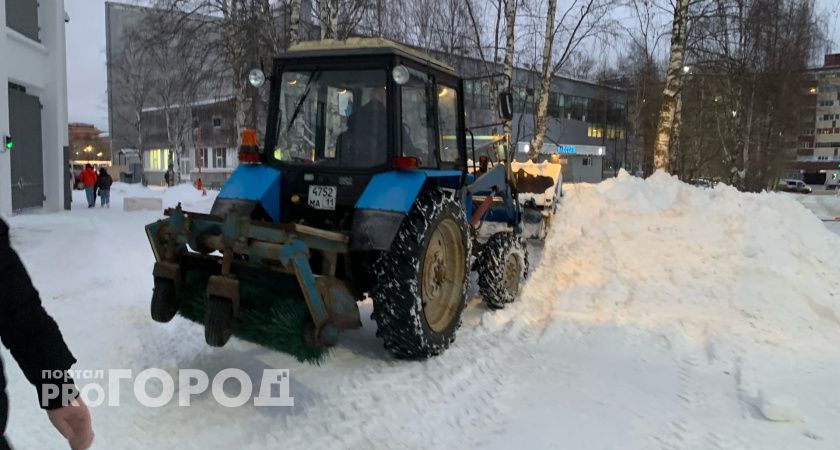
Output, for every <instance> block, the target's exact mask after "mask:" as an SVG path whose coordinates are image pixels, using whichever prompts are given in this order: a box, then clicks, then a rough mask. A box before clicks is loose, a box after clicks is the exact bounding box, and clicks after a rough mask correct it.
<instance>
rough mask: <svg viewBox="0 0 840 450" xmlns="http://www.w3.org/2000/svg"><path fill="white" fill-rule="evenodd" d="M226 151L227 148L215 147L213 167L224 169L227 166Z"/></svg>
mask: <svg viewBox="0 0 840 450" xmlns="http://www.w3.org/2000/svg"><path fill="white" fill-rule="evenodd" d="M226 153H227V149H225V148H214V149H213V167H215V168H217V169H223V168H225V167H227V158H226V157H225V154H226Z"/></svg>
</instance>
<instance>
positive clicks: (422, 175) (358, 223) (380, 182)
mask: <svg viewBox="0 0 840 450" xmlns="http://www.w3.org/2000/svg"><path fill="white" fill-rule="evenodd" d="M462 175H463V172H461V171H459V170H395V171H391V172H384V173H380V174H378V175H375V176H374V177H373V178H372V179H371V180H370V182H369V183H368V185H367V187H366V188H365V191H364V192H362V196H361V197H359V200H358V201H356V212H355V214H354V216H353V229H352V230H351V233H350V249H351V250H354V251H365V250H383V251H384V250H388V249H389V248H391V242H392V241H393V240H394V236H396V235H397V231H399V229H400V225H402V222H403V219H404V218H405V216H406V215H407V214H408V212H409V211H411V206H412V205H414V200H415V199H416V198H417V195H419V194H420V191H421V190H422V189H423V187H424V186H426V185H428V184H434V185H435V186H440V187H443V188H452V189H458V188H459V187H460V185H461V176H462Z"/></svg>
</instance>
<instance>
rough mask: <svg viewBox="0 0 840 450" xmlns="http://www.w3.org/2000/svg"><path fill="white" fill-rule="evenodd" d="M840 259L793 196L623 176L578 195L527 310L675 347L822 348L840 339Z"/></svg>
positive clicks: (556, 231)
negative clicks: (625, 330) (613, 327)
mask: <svg viewBox="0 0 840 450" xmlns="http://www.w3.org/2000/svg"><path fill="white" fill-rule="evenodd" d="M837 255H840V240H838V239H837V236H835V235H834V234H832V233H831V232H829V231H828V230H826V229H825V227H824V226H823V224H822V222H821V221H820V220H819V219H818V218H816V217H815V216H814V215H813V214H811V213H810V212H809V211H808V210H807V209H806V208H805V207H803V206H802V205H801V204H799V203H798V202H797V201H795V200H794V199H793V198H792V197H791V196H788V195H780V194H767V193H763V194H747V193H741V192H738V191H737V190H736V189H734V188H732V187H729V186H725V185H719V186H717V187H716V188H714V189H702V188H696V187H693V186H689V185H686V184H684V183H681V182H680V181H678V180H677V179H676V178H672V177H670V176H668V175H666V174H664V173H661V172H660V173H656V174H655V175H654V176H652V177H651V178H649V179H648V180H642V179H639V178H635V177H631V176H629V175H628V174H627V173H625V172H622V173H621V174H620V175H619V177H617V178H616V179H611V180H607V181H604V182H602V183H600V184H598V185H594V186H591V185H590V186H586V185H581V186H578V187H577V188H575V189H572V190H570V191H569V192H568V193H567V197H566V199H565V202H564V204H563V205H562V207H561V211H560V213H559V214H558V217H556V220H555V224H554V225H553V230H552V235H551V236H550V237H549V239H548V241H547V243H546V247H545V251H544V253H543V255H542V264H541V266H540V268H539V269H537V270H536V271H535V272H534V273H533V276H532V279H531V280H530V282H529V283H528V284H527V286H526V288H525V291H524V299H523V300H524V301H523V303H542V304H546V303H548V304H549V305H548V306H546V307H548V308H550V309H551V311H552V317H553V318H554V319H555V320H557V321H558V325H563V324H564V323H565V322H568V321H572V322H575V323H578V324H580V323H581V322H589V323H612V324H620V325H622V326H624V327H629V328H630V329H637V330H643V331H650V332H654V333H658V334H661V335H662V336H664V337H666V338H667V339H669V341H670V342H671V344H672V345H684V344H689V345H690V344H702V345H705V344H709V343H714V341H716V340H719V339H722V338H724V337H725V338H731V339H733V340H735V341H737V342H739V343H747V342H749V343H755V344H767V345H777V346H784V347H785V348H787V349H789V350H804V351H808V350H810V351H813V350H816V349H817V348H819V346H823V348H826V347H825V346H828V345H833V343H832V340H834V339H836V338H838V337H840V333H838V331H840V319H838V318H840V276H838V275H840V271H838V269H837V268H836V267H832V263H833V262H834V261H836V260H837ZM561 328H562V326H561ZM561 332H562V330H561ZM834 342H836V341H834ZM815 346H816V347H815Z"/></svg>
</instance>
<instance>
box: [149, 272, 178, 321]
mask: <svg viewBox="0 0 840 450" xmlns="http://www.w3.org/2000/svg"><path fill="white" fill-rule="evenodd" d="M177 312H178V298H177V296H176V294H175V282H174V281H172V280H167V279H164V278H155V287H154V290H153V291H152V320H154V321H155V322H161V323H166V322H169V321H170V320H172V318H173V317H175V314H176V313H177Z"/></svg>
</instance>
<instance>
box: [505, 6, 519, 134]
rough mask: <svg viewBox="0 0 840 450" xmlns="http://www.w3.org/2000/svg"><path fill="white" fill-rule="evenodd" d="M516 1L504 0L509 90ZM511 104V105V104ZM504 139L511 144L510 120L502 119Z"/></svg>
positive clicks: (506, 71)
mask: <svg viewBox="0 0 840 450" xmlns="http://www.w3.org/2000/svg"><path fill="white" fill-rule="evenodd" d="M516 1H517V0H506V2H505V21H506V29H505V77H506V78H507V89H508V92H510V90H511V87H512V85H513V52H514V29H515V26H516ZM511 106H512V105H511ZM504 132H505V139H506V141H507V143H508V145H510V144H511V136H510V120H505V121H504Z"/></svg>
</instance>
